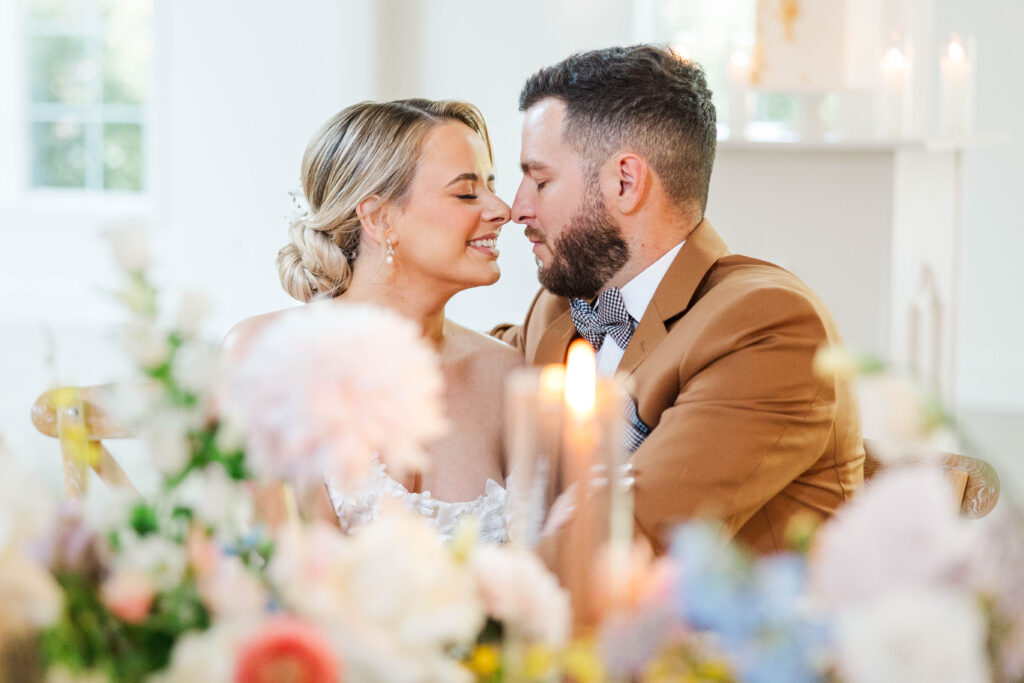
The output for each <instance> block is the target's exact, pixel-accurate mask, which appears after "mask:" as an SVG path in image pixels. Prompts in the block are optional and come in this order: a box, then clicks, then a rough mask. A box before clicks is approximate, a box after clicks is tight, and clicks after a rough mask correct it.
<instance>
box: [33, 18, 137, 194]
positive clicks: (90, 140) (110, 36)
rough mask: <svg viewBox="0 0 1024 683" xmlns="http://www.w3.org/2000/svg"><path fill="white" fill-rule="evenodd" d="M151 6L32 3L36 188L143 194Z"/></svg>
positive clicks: (34, 169)
mask: <svg viewBox="0 0 1024 683" xmlns="http://www.w3.org/2000/svg"><path fill="white" fill-rule="evenodd" d="M150 4H151V3H149V2H145V1H144V0H30V2H29V3H28V14H27V21H28V32H27V34H28V41H27V55H26V57H27V63H28V70H29V74H28V91H29V92H28V96H29V127H30V135H29V140H30V145H31V146H30V149H31V183H32V186H33V187H40V188H63V189H82V190H96V191H118V192H141V191H142V190H143V189H144V188H145V180H146V179H145V173H144V169H145V152H146V150H145V135H144V132H145V130H144V105H145V103H146V97H147V85H148V83H147V81H148V73H149V63H150V60H149V51H150V46H151V32H150V30H149V12H150V9H151V8H150Z"/></svg>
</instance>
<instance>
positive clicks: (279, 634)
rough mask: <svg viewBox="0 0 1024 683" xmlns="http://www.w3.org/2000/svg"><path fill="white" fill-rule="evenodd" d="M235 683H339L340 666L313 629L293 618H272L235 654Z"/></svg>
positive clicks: (326, 643)
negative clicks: (236, 656)
mask: <svg viewBox="0 0 1024 683" xmlns="http://www.w3.org/2000/svg"><path fill="white" fill-rule="evenodd" d="M235 681H236V683H271V682H273V683H341V681H342V676H341V666H340V663H339V662H338V660H337V658H336V657H335V654H334V652H333V651H332V650H331V646H330V644H329V643H328V642H327V640H326V639H325V638H324V636H323V634H321V633H320V631H318V630H317V629H316V628H314V627H313V626H311V625H309V624H307V623H305V622H303V621H299V620H298V619H295V618H293V617H287V616H279V617H272V618H270V619H268V620H267V621H266V623H265V624H264V625H263V627H262V628H260V629H259V630H257V631H256V632H255V633H254V634H253V635H251V636H250V637H249V638H248V639H247V640H246V641H245V642H244V643H243V644H242V647H241V649H240V651H239V653H238V659H237V661H236V666H235Z"/></svg>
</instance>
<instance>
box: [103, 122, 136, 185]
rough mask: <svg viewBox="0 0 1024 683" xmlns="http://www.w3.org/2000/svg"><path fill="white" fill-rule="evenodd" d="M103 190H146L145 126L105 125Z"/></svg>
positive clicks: (130, 124) (127, 124)
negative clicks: (144, 184)
mask: <svg viewBox="0 0 1024 683" xmlns="http://www.w3.org/2000/svg"><path fill="white" fill-rule="evenodd" d="M103 189H105V190H123V191H127V192H140V191H142V127H141V126H139V125H136V124H134V123H108V124H107V125H105V126H103Z"/></svg>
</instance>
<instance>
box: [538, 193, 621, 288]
mask: <svg viewBox="0 0 1024 683" xmlns="http://www.w3.org/2000/svg"><path fill="white" fill-rule="evenodd" d="M550 251H551V257H552V260H551V265H550V266H548V267H547V268H544V267H541V268H540V269H539V270H538V271H537V277H538V279H539V280H540V283H541V284H542V285H543V286H544V288H545V289H547V290H548V291H549V292H551V293H552V294H556V295H558V296H565V297H577V298H580V299H588V300H589V299H593V298H594V297H595V296H597V294H598V293H599V292H600V291H601V290H602V289H603V288H604V286H605V284H607V282H608V281H609V280H611V279H612V278H613V277H614V276H615V274H616V273H618V272H619V271H620V270H622V267H623V266H624V265H626V263H627V262H628V261H629V246H628V245H627V244H626V242H625V240H623V239H622V229H621V228H620V227H619V225H618V223H616V222H615V219H614V218H612V217H611V216H610V215H609V214H608V212H607V211H606V210H605V208H604V205H603V204H602V202H601V198H600V196H598V195H597V193H596V192H593V193H590V192H588V193H587V195H586V196H584V198H583V202H582V204H581V205H580V207H579V209H578V210H577V211H576V213H574V214H573V216H572V218H570V219H569V225H567V226H566V228H565V230H564V231H563V232H562V234H561V235H560V236H559V237H558V238H557V239H555V240H554V242H553V243H552V244H551V245H550Z"/></svg>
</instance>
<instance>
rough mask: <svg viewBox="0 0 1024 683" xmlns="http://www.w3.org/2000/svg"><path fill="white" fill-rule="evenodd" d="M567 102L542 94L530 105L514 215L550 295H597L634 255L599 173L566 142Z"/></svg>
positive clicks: (526, 118)
mask: <svg viewBox="0 0 1024 683" xmlns="http://www.w3.org/2000/svg"><path fill="white" fill-rule="evenodd" d="M564 120H565V104H564V103H563V102H561V101H560V100H557V99H552V98H549V99H545V100H541V101H540V102H538V103H537V104H535V105H534V106H532V107H530V108H529V109H528V110H527V111H526V116H525V118H524V120H523V139H522V152H521V156H520V162H521V164H522V168H523V180H522V182H521V183H520V185H519V190H518V191H517V192H516V198H515V201H514V202H513V204H512V220H514V221H515V222H517V223H521V224H522V225H524V226H525V227H526V237H527V238H528V239H529V240H530V242H531V243H532V244H533V254H534V256H535V257H536V259H537V266H538V277H539V279H540V282H541V284H542V285H543V286H544V287H545V288H546V289H548V290H549V291H550V292H552V293H553V294H557V295H559V296H576V297H581V298H592V297H593V296H595V295H596V294H597V293H598V292H599V291H601V289H603V288H604V286H605V284H606V283H607V282H608V280H610V279H611V278H612V277H613V276H614V275H615V274H616V273H617V272H618V271H619V270H620V269H621V268H622V266H623V265H624V264H625V263H626V262H627V261H628V260H629V249H628V247H627V245H626V243H625V241H624V240H623V238H622V231H621V229H620V228H619V226H618V224H617V223H616V222H615V220H614V218H613V217H612V216H611V215H609V213H608V211H607V209H606V208H605V204H604V200H603V198H602V197H601V194H600V191H599V189H598V178H597V171H596V170H595V171H592V172H584V169H583V167H584V164H583V163H582V160H581V159H580V157H579V155H578V154H576V152H575V151H574V150H573V149H572V148H571V147H570V146H569V145H567V144H565V142H564V141H563V140H562V124H563V122H564Z"/></svg>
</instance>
